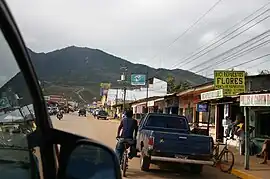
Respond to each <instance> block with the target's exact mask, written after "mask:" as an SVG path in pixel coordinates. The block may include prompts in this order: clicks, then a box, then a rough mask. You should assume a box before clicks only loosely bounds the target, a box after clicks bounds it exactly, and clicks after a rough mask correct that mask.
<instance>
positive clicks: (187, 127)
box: [144, 115, 189, 131]
mask: <svg viewBox="0 0 270 179" xmlns="http://www.w3.org/2000/svg"><path fill="white" fill-rule="evenodd" d="M152 116H153V117H158V115H149V116H148V118H147V121H146V122H145V123H144V125H145V127H149V128H155V129H163V128H166V129H170V130H180V131H183V130H189V125H188V123H187V119H186V118H185V117H183V116H178V115H168V116H166V115H160V117H175V118H179V119H181V120H183V122H184V123H186V128H185V129H178V128H171V127H156V126H150V125H147V122H148V120H149V118H150V117H152Z"/></svg>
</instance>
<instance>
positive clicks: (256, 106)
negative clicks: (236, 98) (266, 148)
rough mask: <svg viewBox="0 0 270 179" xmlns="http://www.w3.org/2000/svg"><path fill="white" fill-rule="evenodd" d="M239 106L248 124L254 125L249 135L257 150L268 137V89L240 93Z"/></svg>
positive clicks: (269, 123) (269, 92) (269, 104)
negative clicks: (244, 112)
mask: <svg viewBox="0 0 270 179" xmlns="http://www.w3.org/2000/svg"><path fill="white" fill-rule="evenodd" d="M240 106H242V107H244V108H245V111H246V116H248V119H249V120H248V122H249V126H253V127H255V130H254V131H253V132H252V133H251V134H250V136H249V137H250V138H251V139H252V141H253V142H254V143H255V145H256V151H255V152H259V151H260V150H261V147H262V144H263V142H264V140H265V139H270V128H269V126H270V91H261V92H251V93H245V94H241V95H240Z"/></svg>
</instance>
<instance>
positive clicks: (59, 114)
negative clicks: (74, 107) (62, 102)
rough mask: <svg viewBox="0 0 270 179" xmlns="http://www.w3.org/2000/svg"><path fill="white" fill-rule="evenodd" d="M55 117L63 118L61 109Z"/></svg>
mask: <svg viewBox="0 0 270 179" xmlns="http://www.w3.org/2000/svg"><path fill="white" fill-rule="evenodd" d="M56 117H57V119H58V120H61V119H62V118H63V113H62V112H61V111H60V112H58V113H57V115H56Z"/></svg>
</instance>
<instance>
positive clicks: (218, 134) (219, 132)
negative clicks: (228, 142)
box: [216, 104, 224, 142]
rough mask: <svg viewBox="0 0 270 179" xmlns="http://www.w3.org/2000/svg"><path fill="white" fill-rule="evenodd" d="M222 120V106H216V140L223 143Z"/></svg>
mask: <svg viewBox="0 0 270 179" xmlns="http://www.w3.org/2000/svg"><path fill="white" fill-rule="evenodd" d="M223 119H224V104H218V105H217V123H216V138H217V139H218V140H221V141H222V142H223V137H224V136H223V134H224V128H223V126H222V120H223Z"/></svg>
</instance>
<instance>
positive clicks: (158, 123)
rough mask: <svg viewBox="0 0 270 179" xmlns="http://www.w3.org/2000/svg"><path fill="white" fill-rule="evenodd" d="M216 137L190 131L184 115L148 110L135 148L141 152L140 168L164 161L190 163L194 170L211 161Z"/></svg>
mask: <svg viewBox="0 0 270 179" xmlns="http://www.w3.org/2000/svg"><path fill="white" fill-rule="evenodd" d="M212 144H213V139H212V138H211V137H209V136H204V135H197V134H191V133H190V128H189V125H188V120H187V118H186V117H185V116H178V115H171V114H158V113H155V114H154V113H149V114H147V115H146V116H144V117H143V118H142V119H141V120H140V122H139V128H138V135H137V145H136V148H137V150H138V151H140V152H141V160H140V162H141V165H140V166H141V170H143V171H147V170H149V167H150V164H151V163H153V164H161V163H164V162H169V163H175V164H179V163H182V164H188V165H189V166H190V169H191V171H192V173H201V172H202V170H203V165H212V164H213V161H212Z"/></svg>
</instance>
